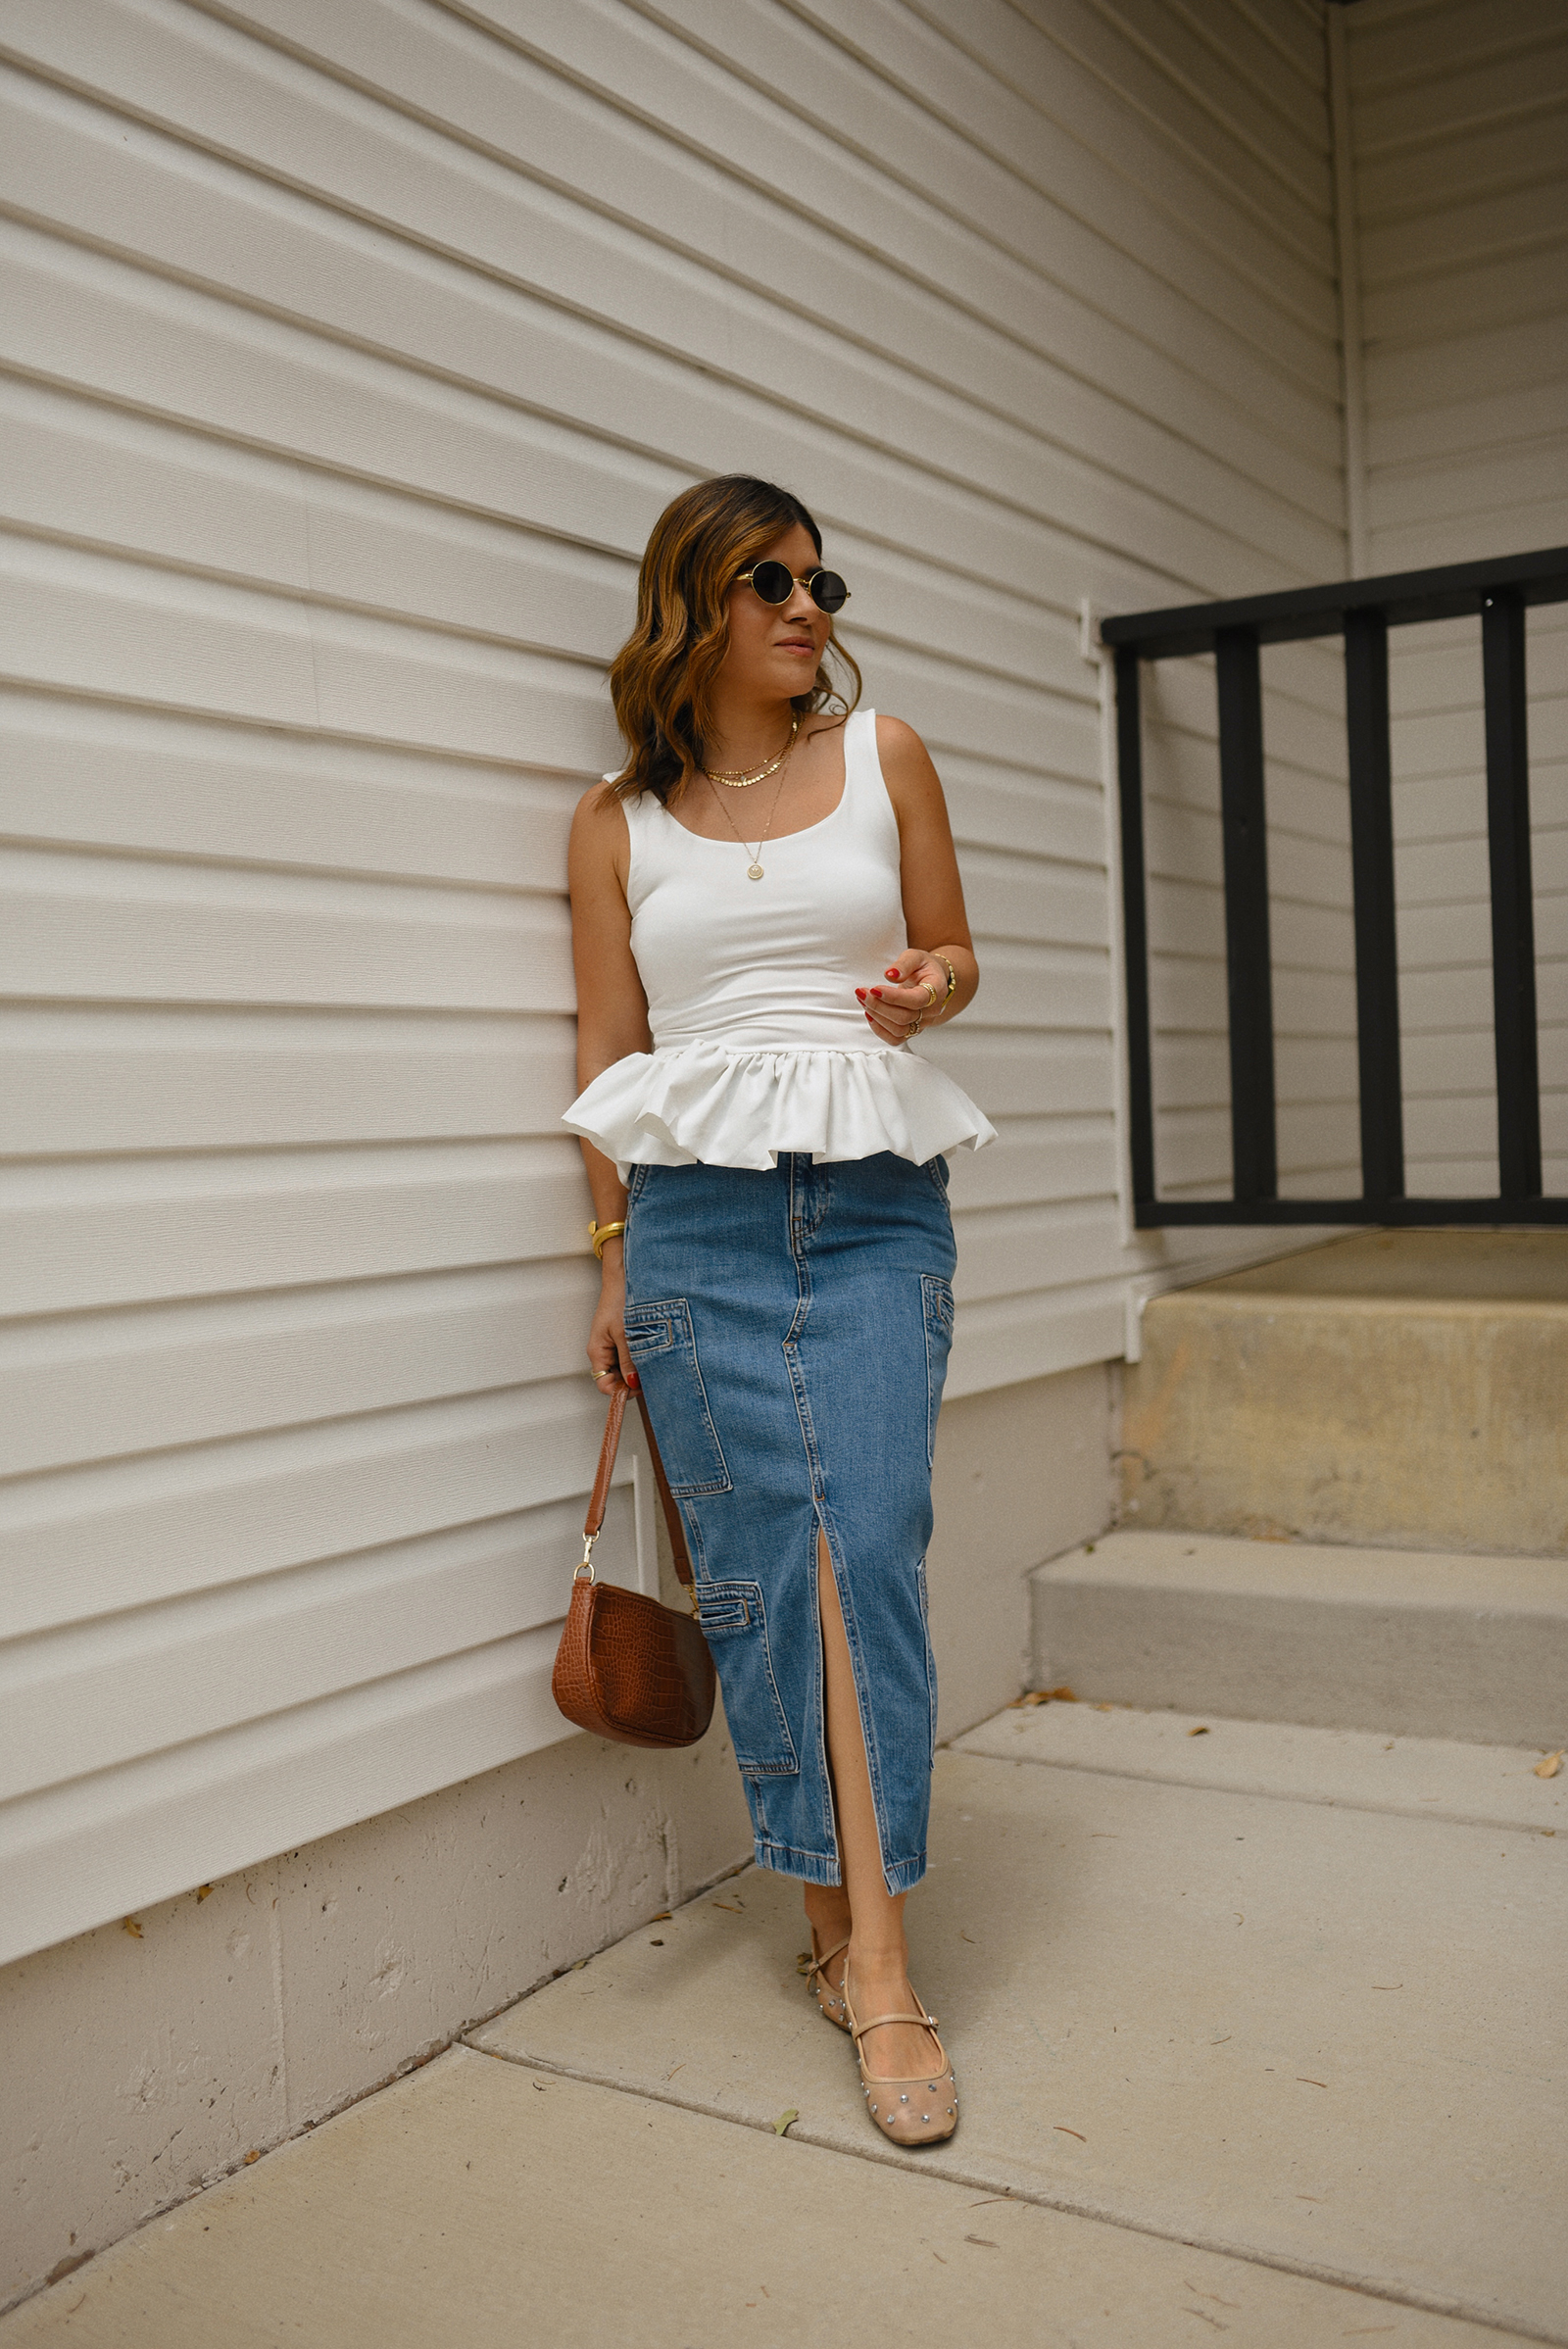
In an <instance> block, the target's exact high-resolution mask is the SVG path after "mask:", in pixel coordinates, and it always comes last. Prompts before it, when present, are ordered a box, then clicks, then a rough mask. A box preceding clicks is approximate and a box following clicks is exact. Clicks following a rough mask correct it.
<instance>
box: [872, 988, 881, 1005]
mask: <svg viewBox="0 0 1568 2349" xmlns="http://www.w3.org/2000/svg"><path fill="white" fill-rule="evenodd" d="M871 997H872V1001H873V1002H874V1003H880V1002H881V1001H882V990H881V988H880V987H873V988H872V990H871Z"/></svg>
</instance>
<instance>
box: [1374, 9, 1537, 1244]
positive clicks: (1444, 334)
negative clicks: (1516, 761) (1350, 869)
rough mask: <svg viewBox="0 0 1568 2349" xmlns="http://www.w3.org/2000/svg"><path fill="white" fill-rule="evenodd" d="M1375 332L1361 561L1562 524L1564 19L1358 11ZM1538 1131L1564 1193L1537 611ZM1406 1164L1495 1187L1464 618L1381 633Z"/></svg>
mask: <svg viewBox="0 0 1568 2349" xmlns="http://www.w3.org/2000/svg"><path fill="white" fill-rule="evenodd" d="M1347 36H1348V65H1349V87H1350V98H1351V120H1352V125H1353V148H1354V171H1355V183H1356V208H1357V230H1358V236H1357V243H1358V251H1359V256H1360V267H1361V285H1362V313H1363V326H1364V333H1365V381H1366V407H1367V416H1366V440H1367V512H1368V547H1367V568H1368V570H1370V571H1395V570H1416V569H1421V568H1423V567H1425V566H1426V565H1428V564H1431V563H1467V562H1474V561H1478V560H1480V559H1481V558H1482V557H1484V556H1494V555H1513V554H1518V553H1520V552H1521V551H1523V550H1525V549H1527V548H1533V547H1550V546H1561V545H1562V544H1563V543H1564V542H1565V541H1568V14H1565V12H1564V10H1563V8H1562V7H1561V5H1560V0H1437V4H1434V0H1361V5H1359V6H1357V7H1355V8H1353V9H1351V10H1349V11H1348V12H1347ZM1528 646H1529V649H1528V657H1527V667H1528V681H1529V689H1530V696H1531V711H1530V748H1531V764H1532V770H1533V771H1532V797H1533V813H1534V819H1535V827H1536V829H1535V844H1534V858H1535V865H1534V870H1535V887H1536V953H1537V989H1538V1005H1539V1016H1540V1022H1541V1029H1540V1037H1541V1077H1542V1134H1543V1145H1544V1156H1545V1160H1546V1164H1545V1170H1544V1173H1545V1187H1546V1189H1547V1191H1548V1192H1551V1191H1555V1192H1559V1193H1560V1192H1564V1191H1568V612H1565V610H1564V608H1563V607H1562V606H1561V605H1556V606H1549V607H1546V608H1544V609H1542V610H1540V611H1537V612H1532V613H1531V614H1530V615H1529V621H1528ZM1393 653H1394V658H1393V661H1392V675H1391V694H1392V700H1393V709H1394V754H1395V776H1396V783H1395V815H1396V831H1397V891H1398V919H1399V959H1400V1011H1401V1022H1402V1027H1403V1045H1404V1079H1405V1142H1406V1153H1407V1168H1406V1173H1407V1182H1408V1187H1409V1189H1410V1190H1411V1191H1412V1192H1424V1193H1426V1194H1428V1195H1436V1196H1439V1197H1443V1196H1452V1195H1461V1194H1470V1195H1475V1194H1486V1193H1487V1192H1490V1191H1494V1190H1495V1187H1496V1182H1497V1155H1496V1089H1495V1063H1494V1057H1493V1007H1492V931H1491V910H1490V907H1491V896H1490V882H1489V877H1488V862H1487V839H1486V772H1485V752H1484V747H1483V738H1482V723H1481V648H1480V627H1479V623H1478V622H1476V621H1449V622H1445V623H1444V624H1442V625H1441V626H1433V627H1426V628H1414V629H1404V630H1400V631H1399V632H1398V633H1397V636H1396V637H1395V638H1394V639H1393Z"/></svg>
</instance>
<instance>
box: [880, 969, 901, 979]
mask: <svg viewBox="0 0 1568 2349" xmlns="http://www.w3.org/2000/svg"><path fill="white" fill-rule="evenodd" d="M898 975H899V974H898V972H897V971H896V970H885V971H884V972H883V973H882V976H883V978H884V979H896V978H897V977H898Z"/></svg>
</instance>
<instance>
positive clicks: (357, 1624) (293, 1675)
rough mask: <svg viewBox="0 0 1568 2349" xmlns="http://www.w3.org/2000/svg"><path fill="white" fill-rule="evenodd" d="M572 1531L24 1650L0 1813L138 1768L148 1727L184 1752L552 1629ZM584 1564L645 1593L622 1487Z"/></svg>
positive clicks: (499, 1528)
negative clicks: (101, 1773) (41, 1793)
mask: <svg viewBox="0 0 1568 2349" xmlns="http://www.w3.org/2000/svg"><path fill="white" fill-rule="evenodd" d="M576 1522H577V1521H576V1512H575V1510H574V1508H573V1507H572V1505H571V1504H570V1503H569V1502H558V1503H557V1504H555V1506H553V1507H550V1508H543V1509H533V1510H529V1511H528V1512H527V1513H526V1515H524V1516H520V1517H512V1518H503V1519H500V1520H499V1521H497V1522H495V1523H492V1524H486V1525H483V1526H472V1527H464V1528H461V1529H458V1530H455V1531H452V1532H448V1533H443V1534H438V1535H434V1536H431V1537H429V1538H427V1539H426V1540H425V1541H422V1542H405V1543H400V1544H398V1545H397V1546H396V1547H394V1548H391V1549H378V1550H372V1551H369V1552H368V1553H363V1554H361V1555H358V1556H354V1557H349V1558H332V1559H328V1560H325V1561H323V1562H322V1563H321V1564H320V1565H319V1566H306V1567H298V1568H296V1569H295V1570H294V1571H293V1572H292V1573H289V1574H285V1575H274V1576H269V1577H266V1578H264V1579H263V1580H262V1581H260V1582H252V1583H244V1584H235V1585H230V1586H229V1587H228V1588H227V1589H225V1590H219V1591H213V1590H204V1591H201V1592H199V1593H195V1594H191V1595H187V1596H185V1597H183V1598H176V1599H170V1600H166V1601H165V1602H164V1603H163V1604H161V1605H157V1606H153V1607H144V1608H140V1609H138V1610H137V1612H136V1613H135V1614H134V1615H133V1616H132V1617H131V1618H130V1619H129V1620H128V1621H126V1620H124V1619H117V1620H116V1621H115V1622H113V1623H109V1622H105V1623H101V1624H99V1625H97V1626H96V1627H93V1628H92V1629H90V1630H89V1629H84V1628H73V1629H72V1630H69V1631H61V1632H56V1633H53V1634H48V1635H45V1636H43V1637H42V1638H40V1639H32V1640H29V1641H27V1642H26V1644H25V1647H23V1648H21V1649H19V1650H15V1651H13V1654H12V1656H11V1657H10V1659H8V1660H6V1661H9V1669H4V1665H3V1662H0V1692H3V1694H4V1699H5V1733H4V1739H3V1742H0V1805H3V1804H5V1803H9V1802H14V1801H15V1799H16V1797H17V1796H18V1795H22V1794H29V1793H34V1792H37V1791H38V1790H40V1789H42V1788H44V1787H47V1786H52V1785H54V1784H56V1783H58V1782H64V1781H66V1780H69V1779H73V1778H78V1777H84V1776H86V1775H87V1773H88V1772H90V1771H96V1770H108V1769H112V1768H114V1767H115V1766H116V1765H117V1764H118V1763H123V1762H134V1761H135V1760H137V1759H138V1758H139V1757H140V1756H141V1755H143V1754H144V1753H145V1752H146V1751H147V1725H148V1723H149V1722H156V1723H157V1724H158V1727H159V1730H160V1733H161V1736H162V1741H163V1743H164V1744H165V1745H166V1746H173V1745H181V1744H185V1743H187V1742H189V1741H191V1740H193V1739H196V1738H201V1737H211V1736H213V1735H214V1733H215V1732H217V1731H220V1730H225V1729H230V1728H233V1727H236V1726H237V1725H239V1724H241V1723H243V1722H247V1721H255V1720H260V1719H262V1718H264V1717H265V1716H266V1715H267V1714H269V1713H280V1712H283V1711H285V1710H289V1709H292V1708H294V1707H296V1706H300V1705H306V1704H311V1703H314V1702H316V1701H317V1700H318V1699H319V1698H320V1697H323V1696H330V1695H332V1694H333V1693H334V1692H335V1691H336V1690H338V1689H340V1688H362V1687H366V1686H368V1685H369V1684H370V1683H373V1682H375V1681H379V1680H385V1679H388V1678H390V1677H391V1675H392V1674H394V1673H398V1672H407V1671H411V1670H414V1669H415V1668H417V1666H419V1665H421V1664H424V1663H426V1662H428V1661H430V1660H431V1659H432V1658H437V1657H444V1656H457V1655H462V1654H464V1653H466V1652H468V1651H470V1650H472V1649H475V1648H480V1647H485V1646H490V1645H493V1644H494V1643H496V1642H497V1641H500V1640H502V1639H513V1638H515V1637H516V1635H517V1634H519V1633H522V1632H528V1631H535V1630H540V1629H543V1628H545V1627H547V1626H551V1625H555V1624H559V1623H560V1621H561V1619H562V1617H563V1616H564V1613H565V1609H566V1601H567V1598H568V1597H569V1594H570V1583H571V1568H572V1560H573V1552H574V1549H578V1550H580V1547H581V1540H582V1537H581V1533H580V1530H579V1531H577V1532H576V1533H575V1536H574V1526H575V1525H576ZM594 1565H595V1568H596V1570H597V1571H598V1572H599V1573H600V1574H601V1575H602V1576H603V1577H605V1578H607V1579H609V1580H611V1581H613V1582H619V1583H622V1584H625V1585H627V1586H629V1587H630V1588H631V1589H633V1590H635V1589H637V1588H639V1587H640V1583H639V1572H638V1556H637V1540H636V1526H635V1522H634V1508H633V1500H632V1493H631V1489H630V1486H629V1484H627V1483H624V1482H623V1484H622V1486H621V1488H620V1490H619V1491H618V1492H617V1493H614V1495H613V1499H612V1503H611V1506H610V1508H609V1510H608V1512H607V1514H606V1520H605V1527H604V1533H603V1536H602V1538H601V1540H600V1542H599V1543H598V1545H597V1547H596V1549H595V1553H594ZM3 1815H4V1814H3V1810H0V1817H3Z"/></svg>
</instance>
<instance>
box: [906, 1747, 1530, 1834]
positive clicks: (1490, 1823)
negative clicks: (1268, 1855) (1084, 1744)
mask: <svg viewBox="0 0 1568 2349" xmlns="http://www.w3.org/2000/svg"><path fill="white" fill-rule="evenodd" d="M947 1750H948V1751H949V1752H951V1753H956V1754H961V1755H962V1757H963V1759H964V1760H965V1761H966V1762H994V1763H995V1764H996V1766H997V1768H998V1769H999V1770H1016V1769H1017V1768H1018V1767H1019V1766H1020V1764H1022V1765H1023V1766H1025V1767H1027V1768H1028V1769H1030V1770H1072V1771H1076V1772H1077V1774H1078V1776H1079V1777H1080V1778H1119V1779H1124V1780H1126V1781H1127V1782H1128V1783H1129V1784H1130V1785H1132V1786H1175V1787H1176V1788H1177V1789H1178V1790H1179V1791H1180V1792H1182V1793H1185V1794H1236V1795H1240V1796H1241V1797H1242V1798H1243V1800H1244V1801H1248V1802H1252V1801H1257V1802H1297V1803H1301V1804H1303V1805H1305V1806H1306V1807H1307V1808H1309V1809H1312V1810H1318V1811H1365V1812H1367V1813H1369V1814H1370V1815H1371V1816H1372V1817H1373V1818H1377V1819H1409V1820H1413V1821H1414V1822H1415V1823H1416V1824H1417V1825H1424V1824H1429V1823H1430V1824H1435V1825H1436V1826H1439V1827H1490V1828H1495V1829H1496V1830H1497V1831H1498V1833H1499V1834H1502V1835H1550V1834H1552V1833H1554V1832H1555V1831H1554V1830H1552V1829H1549V1828H1542V1827H1537V1826H1535V1825H1534V1824H1533V1823H1532V1822H1530V1821H1529V1820H1525V1819H1510V1820H1502V1819H1499V1818H1498V1817H1497V1816H1496V1814H1495V1812H1492V1811H1439V1810H1433V1809H1430V1808H1429V1809H1426V1810H1419V1811H1418V1810H1414V1809H1411V1810H1406V1809H1404V1808H1403V1807H1402V1806H1401V1805H1397V1804H1390V1803H1385V1802H1364V1801H1358V1800H1357V1799H1356V1798H1355V1797H1354V1796H1353V1795H1348V1794H1307V1793H1301V1792H1298V1791H1296V1790H1294V1789H1291V1788H1288V1787H1285V1786H1237V1785H1232V1784H1228V1783H1227V1782H1226V1781H1225V1780H1224V1779H1218V1778H1167V1777H1165V1775H1164V1773H1163V1772H1162V1771H1158V1770H1118V1769H1117V1768H1116V1766H1115V1764H1114V1763H1112V1762H1069V1761H1063V1760H1062V1759H1061V1758H1060V1757H1059V1756H1058V1755H1056V1754H1052V1755H1050V1756H1049V1757H1048V1756H1046V1755H1044V1754H1032V1753H1014V1754H1001V1753H977V1752H975V1751H973V1750H972V1749H971V1748H970V1747H968V1746H966V1745H958V1744H954V1745H952V1746H950V1747H948V1749H947Z"/></svg>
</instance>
